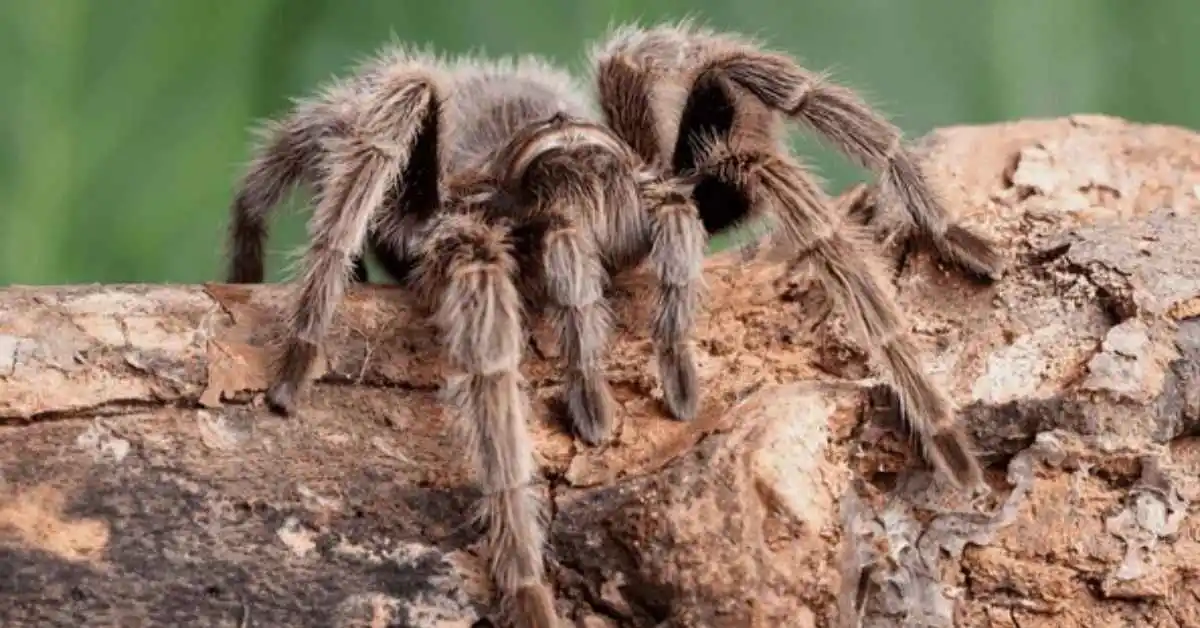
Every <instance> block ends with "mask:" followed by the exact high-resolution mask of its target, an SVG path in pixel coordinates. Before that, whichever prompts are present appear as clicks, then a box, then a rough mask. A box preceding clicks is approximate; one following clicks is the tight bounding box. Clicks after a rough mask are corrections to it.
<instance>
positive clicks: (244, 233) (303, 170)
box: [225, 82, 350, 283]
mask: <svg viewBox="0 0 1200 628" xmlns="http://www.w3.org/2000/svg"><path fill="white" fill-rule="evenodd" d="M349 94H350V90H349V87H348V85H347V84H346V83H344V82H333V83H332V84H330V85H329V86H327V87H326V88H325V90H324V91H323V93H322V94H321V95H320V96H318V97H317V98H314V99H312V100H306V101H301V102H300V103H298V104H297V106H296V108H295V110H294V111H292V113H291V114H290V115H288V116H287V117H286V118H284V119H283V120H278V121H275V120H271V121H267V122H266V123H265V124H263V125H261V126H260V127H259V128H258V129H256V130H255V135H256V136H258V140H257V144H258V145H257V147H256V148H255V151H254V152H255V155H254V158H253V159H252V160H251V161H250V164H249V166H247V168H246V172H245V173H244V174H243V175H242V177H241V180H240V181H239V182H238V186H237V190H236V192H235V193H234V197H233V202H232V203H230V206H229V231H228V234H227V245H226V248H227V251H228V253H227V258H228V266H227V268H226V271H225V277H226V281H228V282H229V283H262V281H263V277H264V268H263V266H264V264H263V262H264V260H263V242H264V241H265V240H266V238H267V236H268V227H267V219H268V218H269V217H270V213H271V210H272V209H274V208H275V207H276V206H278V205H279V202H280V201H281V200H282V199H283V196H284V194H286V193H287V192H288V190H290V189H292V188H293V187H294V186H295V185H296V184H298V183H301V182H304V181H307V182H309V183H313V184H316V185H319V180H318V179H319V176H318V173H317V172H316V169H317V162H318V160H319V159H320V158H321V155H322V153H323V148H322V146H321V142H322V138H324V137H326V136H328V135H329V134H331V133H332V132H334V130H335V129H337V128H338V127H339V126H340V124H341V122H342V121H341V120H340V119H339V115H338V111H337V107H336V106H335V105H336V103H338V102H341V101H345V100H346V99H347V98H348V97H349Z"/></svg>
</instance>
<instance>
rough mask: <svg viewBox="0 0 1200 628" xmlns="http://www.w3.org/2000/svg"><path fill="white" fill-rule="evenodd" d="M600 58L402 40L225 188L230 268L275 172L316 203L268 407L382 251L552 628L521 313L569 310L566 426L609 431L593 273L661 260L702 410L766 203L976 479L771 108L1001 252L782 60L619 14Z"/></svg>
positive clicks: (675, 334)
mask: <svg viewBox="0 0 1200 628" xmlns="http://www.w3.org/2000/svg"><path fill="white" fill-rule="evenodd" d="M593 61H594V66H595V67H594V70H595V92H596V94H595V98H596V100H597V101H598V103H599V110H598V111H596V110H593V108H592V106H591V104H590V102H589V101H590V100H591V99H589V98H587V96H586V93H587V90H586V89H584V88H583V87H581V86H580V85H579V84H578V83H576V82H575V81H574V80H573V79H572V78H571V77H570V76H569V75H568V74H567V73H565V72H564V71H562V70H559V69H556V68H554V67H553V66H551V65H550V64H548V63H546V62H545V61H542V60H539V59H536V58H533V57H525V58H521V59H509V60H499V61H487V60H484V59H480V58H464V59H460V60H457V61H452V60H446V59H441V58H437V57H434V56H432V55H429V54H425V53H417V52H413V51H411V50H406V49H403V48H393V49H390V50H388V51H387V52H385V53H383V54H381V55H379V56H377V57H375V58H373V59H371V60H369V61H368V62H366V63H364V64H363V65H362V66H361V67H360V68H358V71H357V72H355V73H354V75H353V76H351V77H350V78H349V79H347V80H343V81H337V82H335V83H333V84H332V85H330V86H329V87H327V88H326V89H324V90H323V91H322V92H321V93H320V94H319V95H318V96H317V97H316V98H313V99H311V100H305V101H301V102H299V103H297V105H296V106H295V107H294V109H293V110H292V111H291V112H290V114H289V115H288V116H287V117H285V118H284V119H282V120H281V121H279V122H274V123H271V124H270V125H268V126H267V127H266V129H265V134H264V135H265V137H264V140H265V141H264V144H263V146H262V147H261V149H260V151H259V153H258V154H257V155H256V157H255V159H254V160H253V162H252V163H251V165H250V167H249V169H248V172H247V174H246V176H245V177H244V178H243V181H242V183H241V187H240V188H239V190H238V193H237V194H236V196H235V200H234V203H233V204H232V223H231V227H230V243H231V248H230V254H231V260H230V266H229V270H228V280H229V281H231V282H237V283H247V282H260V281H262V279H263V250H262V246H263V240H264V239H265V237H266V233H267V229H266V219H267V214H268V213H269V211H270V210H271V208H272V207H273V206H275V205H276V204H277V203H278V202H279V201H280V200H281V198H282V195H283V194H284V192H285V191H287V190H288V189H289V188H290V187H291V186H292V185H293V184H297V183H306V184H308V186H309V187H310V188H311V190H312V192H313V194H314V197H315V199H316V202H315V208H314V210H313V216H312V218H311V220H310V222H309V237H310V242H309V245H308V248H307V250H306V253H305V255H304V257H303V258H302V260H301V274H300V277H299V278H298V281H297V282H296V292H295V294H294V296H293V297H292V300H291V303H290V319H289V321H288V325H287V334H286V338H285V340H284V348H283V351H282V354H281V357H280V359H279V360H278V361H277V363H276V366H275V369H276V370H275V375H274V377H273V383H272V384H271V386H270V389H269V390H268V393H267V399H268V403H269V405H270V406H271V407H272V408H273V409H274V410H276V411H277V412H281V413H285V414H287V413H291V412H293V411H294V408H295V404H296V396H297V394H298V391H299V390H300V388H301V386H302V384H303V381H304V379H305V377H306V375H307V373H308V372H309V370H310V368H311V367H312V365H313V362H314V361H315V359H316V356H317V353H318V346H319V345H320V343H321V342H322V341H323V339H324V338H325V335H326V333H327V329H328V327H329V325H330V321H331V318H332V315H333V312H334V309H335V308H336V306H337V303H338V301H339V299H340V297H341V295H342V292H343V290H344V288H345V285H346V282H347V281H349V280H351V278H353V279H355V280H359V281H363V280H365V279H366V272H365V265H364V264H363V262H362V257H363V254H364V247H368V246H369V248H370V250H371V251H372V253H373V254H374V256H375V257H376V258H377V259H378V260H379V262H380V263H381V264H382V266H383V267H384V268H385V269H386V270H387V271H388V272H389V274H391V275H393V276H394V277H395V278H396V279H397V280H398V281H399V282H400V283H401V284H403V285H406V286H408V287H409V288H411V289H412V291H413V292H414V294H415V295H417V296H418V298H419V300H420V302H421V303H422V304H423V305H424V306H425V307H426V308H427V310H428V311H429V312H430V313H431V314H432V317H433V319H434V321H435V322H436V323H437V327H438V329H439V333H440V334H441V341H442V345H443V348H444V350H445V352H446V355H447V359H448V364H449V366H450V368H451V370H452V373H451V374H450V375H449V376H448V378H447V381H446V383H445V393H446V394H445V399H446V400H447V402H448V403H449V405H450V406H451V407H452V408H453V409H454V410H455V411H456V412H457V414H458V415H459V418H460V420H459V422H458V424H459V425H461V426H462V427H463V428H464V430H463V431H464V433H465V437H466V439H467V440H468V441H469V443H470V449H471V451H472V453H473V454H474V461H475V463H476V467H477V469H476V470H477V477H478V481H479V483H480V484H481V486H482V489H483V492H484V497H483V504H482V505H483V509H482V511H483V514H484V515H485V517H486V521H487V523H488V541H489V543H488V547H489V550H490V552H491V570H492V575H493V578H494V579H495V581H496V583H497V585H498V587H499V589H500V591H501V593H502V597H503V601H504V602H505V607H506V608H507V609H508V610H509V611H511V616H512V618H513V619H514V620H516V621H517V622H518V623H519V624H520V625H525V626H550V625H553V624H554V622H555V621H556V620H555V611H554V608H553V602H552V596H551V595H550V593H549V590H548V588H547V587H546V586H545V584H544V583H543V580H544V567H543V561H542V546H543V534H544V533H543V531H542V528H541V525H540V522H539V517H538V514H539V510H540V508H539V505H538V503H537V501H536V498H535V494H534V493H533V490H532V488H531V487H530V486H529V484H530V481H531V479H532V475H533V455H532V451H531V449H530V447H531V445H530V440H529V437H528V433H527V430H526V425H525V422H526V418H527V416H528V414H529V412H530V408H529V401H528V399H527V398H526V396H525V393H524V391H523V386H522V382H521V374H520V363H521V359H522V349H523V347H524V346H525V343H526V338H527V337H526V331H525V323H524V319H525V318H526V317H527V314H529V313H535V314H539V315H540V314H545V315H548V316H550V317H552V318H553V320H554V321H555V322H556V323H557V327H558V331H559V334H560V343H561V352H562V354H563V355H564V356H565V366H566V371H567V372H566V377H565V379H566V395H567V406H568V411H569V415H570V419H571V423H572V425H573V426H574V429H575V431H576V432H577V433H578V434H579V435H580V436H581V438H583V439H584V440H585V441H587V442H588V443H593V444H594V443H599V442H601V441H602V440H604V439H606V438H607V437H608V435H609V434H610V433H611V430H612V412H613V410H612V406H613V401H612V398H611V392H610V390H609V385H608V383H607V380H606V379H605V376H604V373H603V368H602V364H601V357H602V355H603V353H604V350H605V346H606V344H607V342H608V337H609V328H610V316H611V314H610V312H609V309H608V307H607V305H606V302H605V296H604V295H605V290H604V288H605V286H606V284H607V283H608V281H609V280H610V277H611V275H612V274H613V273H618V272H621V271H624V270H627V269H631V268H633V267H635V266H638V265H640V264H642V263H644V262H647V263H648V264H649V265H650V267H651V268H652V269H653V271H654V274H655V276H656V277H657V279H658V288H659V290H658V297H657V302H656V312H657V313H656V315H655V317H654V321H653V329H652V336H653V338H654V345H655V351H656V354H657V357H658V365H659V376H660V378H661V380H662V384H663V390H664V396H665V398H666V402H667V405H668V407H669V409H670V411H671V413H672V414H673V415H674V416H675V417H676V418H679V419H683V420H688V419H691V418H693V417H694V416H695V414H696V412H697V407H698V403H699V397H700V394H701V393H700V389H699V386H698V382H697V374H696V368H695V361H694V358H693V356H692V353H691V345H690V339H691V334H692V327H693V323H694V320H695V315H696V312H697V310H698V308H699V307H700V300H701V294H702V279H703V278H702V272H701V271H702V263H703V256H704V251H705V246H706V243H707V239H708V237H709V236H711V235H714V234H717V233H721V232H725V231H727V230H728V229H730V228H732V227H734V226H736V225H739V224H742V223H744V222H745V221H746V220H748V219H751V218H754V217H757V216H760V215H766V214H769V215H770V216H771V217H772V218H773V219H774V220H773V222H774V224H775V225H776V229H777V232H778V234H779V235H780V236H782V238H783V241H785V242H786V243H787V245H788V247H790V249H791V250H792V251H793V252H794V254H796V255H797V256H801V255H803V256H807V258H808V259H809V260H810V261H811V263H812V264H813V266H814V268H815V269H816V270H817V276H818V277H820V278H821V279H822V280H823V281H824V284H825V286H826V288H827V290H828V291H829V292H830V293H831V294H832V295H833V296H834V297H836V299H837V301H838V302H839V303H841V305H842V306H843V308H844V311H845V314H846V316H847V319H848V321H849V322H850V323H851V326H852V327H853V328H854V329H855V330H856V331H857V332H858V333H859V335H860V338H862V339H863V340H864V341H865V342H866V344H867V345H868V347H869V348H870V349H871V350H872V354H873V355H874V356H875V357H876V358H878V362H879V366H880V367H881V368H882V370H883V371H884V372H885V374H887V375H889V376H890V379H891V383H892V384H893V386H894V387H895V389H896V391H897V392H898V394H899V397H900V399H901V400H902V402H903V403H904V408H905V410H906V414H907V416H908V417H909V419H910V421H911V423H912V425H913V426H914V428H915V432H916V433H917V434H918V435H919V437H920V438H921V440H922V442H923V444H924V450H925V452H926V454H927V455H928V456H929V458H930V459H931V460H932V461H933V462H934V464H935V466H936V467H937V468H938V469H939V471H941V472H943V473H944V474H945V475H946V476H948V477H949V478H950V479H952V480H954V481H956V482H959V483H971V482H975V481H978V479H979V475H980V472H979V467H978V463H977V462H976V461H975V458H974V456H973V454H972V452H971V446H970V442H969V440H968V439H967V437H966V435H965V433H964V432H963V431H962V430H961V428H960V427H958V426H957V424H956V423H955V422H954V415H953V408H952V405H951V404H950V402H949V400H948V398H947V397H946V395H945V394H944V393H943V392H942V391H941V390H940V389H939V388H937V387H936V386H935V385H934V384H933V383H932V382H931V381H930V380H929V379H928V378H927V377H926V375H925V374H924V372H923V370H922V368H921V366H920V362H919V360H918V353H917V350H916V348H915V346H914V344H913V343H912V340H911V339H910V337H909V334H908V326H907V324H906V323H905V321H904V318H903V316H902V314H901V312H900V310H899V308H898V307H897V306H896V304H895V302H894V300H893V297H892V293H891V286H890V284H889V282H888V279H887V277H886V276H885V275H884V274H883V272H882V264H881V263H880V262H879V261H878V257H877V256H876V255H875V254H874V253H873V252H872V250H871V249H872V242H871V241H870V239H869V238H868V237H866V236H865V235H863V234H862V233H860V229H856V228H855V227H852V226H851V225H848V224H845V223H844V222H843V220H842V218H843V216H838V215H834V213H833V212H832V211H831V210H830V205H829V200H828V198H827V197H826V196H825V194H824V192H823V191H822V190H821V188H820V186H819V185H818V184H817V183H816V182H815V181H814V180H813V178H812V177H811V176H810V175H809V174H808V173H807V172H806V171H805V169H804V168H803V167H801V166H800V165H799V164H798V163H796V161H795V159H794V158H792V157H791V156H790V155H789V154H788V153H787V151H786V149H785V148H784V145H783V140H782V134H781V133H782V131H781V127H782V125H781V123H782V122H783V121H784V120H785V119H799V120H802V121H805V122H807V123H808V124H809V125H810V126H812V127H814V128H816V129H817V130H818V131H820V132H822V133H823V134H824V135H826V136H827V137H830V138H832V139H833V140H834V141H835V142H836V143H837V144H838V145H839V146H841V147H842V148H844V149H846V150H847V151H848V152H849V153H850V154H852V155H854V156H856V157H858V158H859V159H860V160H861V161H862V162H863V163H864V164H866V165H868V166H871V167H873V168H874V169H876V170H880V171H882V172H883V173H884V178H883V185H882V187H881V197H882V199H883V201H884V203H883V205H882V207H883V208H884V210H885V212H886V210H889V209H896V208H899V207H904V208H906V209H907V213H905V212H904V211H903V210H901V211H894V212H893V213H891V214H885V215H891V216H899V217H900V219H899V220H898V221H896V222H897V224H898V225H899V226H901V227H907V229H906V230H905V231H904V233H905V234H906V235H913V236H923V237H924V238H925V239H927V240H928V241H930V242H932V243H933V245H934V246H935V248H936V250H937V251H938V252H939V253H940V254H941V255H942V256H943V257H944V258H946V259H949V260H952V261H955V262H958V263H960V264H961V265H963V266H965V267H966V268H967V269H969V270H971V271H974V272H975V273H977V274H983V275H989V276H990V275H994V274H996V273H997V272H998V271H999V262H998V259H997V258H996V255H995V253H994V252H993V250H992V249H991V247H990V245H988V244H987V243H986V242H984V241H983V240H981V239H979V238H978V237H977V236H975V235H973V234H972V233H970V232H969V231H967V230H965V229H963V228H961V227H958V226H956V225H955V224H954V223H953V222H951V221H950V219H949V218H948V216H947V215H946V213H945V211H944V210H943V209H942V207H941V206H940V205H939V204H938V201H937V198H936V196H935V195H934V194H933V192H932V191H931V190H930V188H929V187H928V186H927V184H926V182H925V181H924V179H923V178H922V176H921V174H920V171H919V170H918V169H917V167H916V165H915V163H914V162H913V160H912V158H911V157H909V155H908V153H906V152H905V150H904V149H903V148H902V147H901V144H900V135H899V133H898V132H897V131H896V130H895V129H894V128H893V127H892V126H890V125H889V124H888V123H886V122H885V121H883V120H882V119H881V118H879V117H878V116H877V115H876V114H874V113H873V112H872V111H871V110H869V109H868V108H867V107H866V106H865V105H864V104H862V103H861V102H860V101H859V100H857V99H856V98H855V97H854V95H853V94H852V93H851V92H849V91H847V90H845V89H843V88H839V87H835V86H831V85H829V84H826V83H825V82H823V81H822V80H820V79H819V78H818V77H814V76H812V75H811V74H809V73H808V72H806V71H804V70H803V69H801V68H800V67H798V66H797V65H796V64H795V63H794V62H793V61H792V60H791V59H789V58H787V57H785V56H782V55H778V54H771V53H766V52H762V51H760V50H759V49H758V48H756V47H755V46H752V45H751V44H748V43H742V42H740V41H738V40H736V39H733V38H731V37H727V36H719V35H716V34H712V33H708V32H705V31H699V30H695V29H692V28H691V27H689V26H687V25H682V26H662V27H657V28H653V29H648V30H642V29H636V28H623V29H620V30H618V31H617V32H616V33H615V34H614V35H613V36H612V37H611V39H610V40H609V41H608V42H607V43H606V44H604V45H602V46H600V47H598V48H597V50H596V53H595V54H594V55H593Z"/></svg>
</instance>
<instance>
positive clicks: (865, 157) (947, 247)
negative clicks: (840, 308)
mask: <svg viewBox="0 0 1200 628" xmlns="http://www.w3.org/2000/svg"><path fill="white" fill-rule="evenodd" d="M717 50H718V51H717V52H716V53H714V54H713V56H712V58H711V59H710V60H709V61H708V62H707V63H706V65H707V67H709V68H712V69H713V70H717V71H719V72H721V73H723V74H724V75H725V76H727V77H728V78H729V79H730V80H732V81H733V82H735V83H736V84H738V85H740V86H741V87H743V88H745V89H746V90H748V91H749V92H750V93H752V94H754V95H755V96H756V97H757V98H758V99H760V100H761V101H762V102H763V103H765V104H766V105H768V106H770V107H771V108H773V109H775V110H778V111H781V112H783V113H784V114H785V115H787V116H788V117H789V118H791V119H793V120H797V121H800V122H802V123H804V124H805V125H807V126H808V127H809V128H811V129H812V130H814V131H815V132H817V133H818V134H819V135H821V136H822V137H824V138H825V139H826V140H828V141H829V142H830V143H831V144H832V145H833V146H835V147H836V148H837V149H838V150H840V151H841V152H843V153H845V154H846V155H849V156H850V157H852V158H853V159H854V160H855V161H857V162H858V163H859V164H860V165H862V166H863V167H866V168H869V169H870V170H872V171H873V172H877V173H882V182H881V186H880V196H881V199H880V200H881V201H883V202H882V203H881V207H880V208H881V209H882V210H883V211H884V212H889V218H890V219H891V220H892V221H893V222H896V223H897V225H898V228H900V229H901V230H902V231H909V232H912V234H913V235H919V236H922V237H923V238H924V239H926V240H927V241H928V242H929V243H931V244H932V245H933V247H934V249H935V250H936V252H937V254H938V256H939V257H940V258H941V259H942V260H943V261H945V262H947V263H950V264H953V265H955V266H957V267H958V268H961V269H963V270H965V271H966V272H967V273H968V274H970V275H972V276H973V277H975V278H977V279H980V280H984V281H990V280H994V279H996V278H998V277H999V276H1000V275H1001V274H1002V272H1003V260H1002V259H1001V255H1000V253H999V251H997V250H996V248H995V245H994V244H993V243H991V242H989V241H987V240H986V239H984V238H983V237H982V236H980V235H978V234H976V233H975V232H973V231H971V230H970V229H967V228H966V227H963V226H962V225H960V224H959V223H957V222H955V221H954V219H953V217H952V216H951V215H950V214H949V213H948V212H947V210H946V208H945V204H944V203H943V201H942V199H941V198H940V197H939V195H938V194H937V192H936V191H935V190H934V188H933V186H932V185H930V183H929V181H928V179H927V178H926V176H925V174H924V173H923V172H922V170H921V168H920V165H919V164H918V162H917V159H916V158H915V157H914V156H913V155H912V153H910V152H909V150H908V149H907V148H906V147H905V146H904V143H903V137H902V134H901V132H900V130H899V129H898V128H897V127H896V126H895V125H894V124H892V123H891V122H889V121H888V120H887V119H886V118H884V117H883V116H882V115H880V114H878V113H877V112H875V111H874V110H873V109H872V108H871V107H870V106H869V105H867V103H866V102H864V101H863V99H862V98H860V97H859V96H858V94H856V93H855V92H854V91H853V90H851V89H849V88H847V87H844V86H841V85H836V84H834V83H831V82H829V81H828V80H827V79H826V78H825V77H824V76H823V75H820V74H816V73H813V72H811V71H809V70H806V69H805V68H803V67H801V66H800V65H799V64H797V63H796V62H795V60H793V59H792V58H790V57H788V56H786V55H782V54H775V53H769V52H764V51H761V50H758V49H756V48H754V47H751V46H748V45H737V44H734V43H732V42H731V41H727V40H724V41H723V45H721V46H720V47H718V48H717ZM898 208H903V210H904V211H901V210H899V209H898Z"/></svg>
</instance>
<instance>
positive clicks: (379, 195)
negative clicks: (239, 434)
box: [267, 68, 437, 415]
mask: <svg viewBox="0 0 1200 628" xmlns="http://www.w3.org/2000/svg"><path fill="white" fill-rule="evenodd" d="M434 103H435V97H434V90H433V80H432V78H431V77H428V76H427V75H426V74H425V73H424V72H421V71H420V69H419V68H413V69H411V70H409V71H403V68H397V69H395V70H394V71H393V73H391V74H390V75H389V76H387V77H383V78H381V79H380V80H379V81H378V82H377V83H375V84H374V85H373V86H372V89H371V90H370V91H368V92H366V93H365V94H362V95H359V96H358V97H357V98H356V99H354V100H352V101H350V102H348V103H346V104H347V106H348V107H353V111H354V115H352V116H350V122H349V124H348V125H346V128H345V129H343V132H341V133H339V134H337V135H332V136H330V137H327V138H324V140H323V141H322V148H323V153H322V157H321V161H320V169H321V172H322V175H323V176H322V180H321V183H320V185H319V186H318V187H319V190H320V192H319V195H318V201H317V207H316V209H315V211H314V212H313V215H312V218H311V219H310V220H309V225H308V231H309V237H310V242H309V246H308V248H307V250H306V252H305V255H304V258H303V260H302V262H301V276H300V281H299V284H298V286H297V289H296V292H295V293H294V294H293V296H292V297H291V312H290V316H289V318H288V322H287V333H286V337H285V339H284V347H283V352H282V356H281V357H280V358H279V359H278V360H277V362H276V363H275V365H274V377H273V382H272V384H271V386H270V388H268V390H267V405H268V406H269V407H270V408H271V410H272V411H274V412H276V413H279V414H284V415H290V414H292V413H294V412H295V406H296V395H297V393H298V392H299V390H300V389H301V387H302V385H303V383H304V379H305V378H306V377H307V375H308V373H309V372H310V371H311V369H312V366H313V364H314V362H315V361H316V358H317V355H318V352H319V346H320V344H321V342H322V341H323V340H324V338H325V335H326V333H327V332H328V329H329V325H330V323H331V321H332V318H333V313H334V310H335V309H336V307H337V304H338V303H339V302H340V300H341V298H342V295H343V293H344V291H345V287H346V283H347V280H348V278H349V275H350V274H351V273H352V272H353V266H354V264H355V260H356V259H357V258H360V257H361V255H362V252H363V243H364V240H365V239H366V238H367V235H368V231H369V229H370V228H371V225H372V221H373V219H374V218H375V217H376V214H377V212H378V211H379V210H380V208H381V207H382V206H383V201H384V198H385V197H386V195H387V193H388V190H389V189H390V188H391V187H392V186H393V185H394V183H395V182H396V180H397V178H398V177H399V176H400V175H401V173H403V172H404V171H405V169H406V166H410V165H411V164H410V163H409V157H410V154H411V150H412V147H413V145H414V144H415V143H416V140H417V139H418V137H419V136H420V135H421V134H428V133H436V126H435V125H431V124H430V119H431V117H436V115H437V109H436V106H435V104H434Z"/></svg>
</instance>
